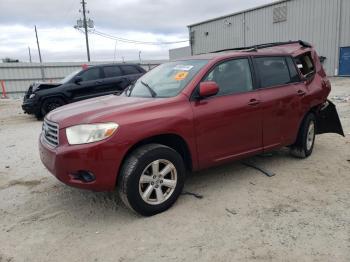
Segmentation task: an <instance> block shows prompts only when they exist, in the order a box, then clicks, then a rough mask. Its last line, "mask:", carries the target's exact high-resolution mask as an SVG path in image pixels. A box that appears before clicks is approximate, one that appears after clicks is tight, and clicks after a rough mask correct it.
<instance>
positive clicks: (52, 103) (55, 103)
mask: <svg viewBox="0 0 350 262" xmlns="http://www.w3.org/2000/svg"><path fill="white" fill-rule="evenodd" d="M64 104H65V102H64V100H63V99H62V98H59V97H52V98H48V99H46V100H44V102H43V103H42V105H41V115H42V116H44V117H45V116H46V115H47V114H48V113H49V112H51V111H52V110H55V109H56V108H58V107H60V106H63V105H64Z"/></svg>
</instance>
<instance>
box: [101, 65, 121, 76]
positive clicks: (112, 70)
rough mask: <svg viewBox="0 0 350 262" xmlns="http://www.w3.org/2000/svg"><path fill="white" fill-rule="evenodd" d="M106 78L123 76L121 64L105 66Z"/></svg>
mask: <svg viewBox="0 0 350 262" xmlns="http://www.w3.org/2000/svg"><path fill="white" fill-rule="evenodd" d="M103 71H104V73H105V78H109V77H118V76H122V75H123V73H122V71H121V70H120V68H119V66H106V67H104V68H103Z"/></svg>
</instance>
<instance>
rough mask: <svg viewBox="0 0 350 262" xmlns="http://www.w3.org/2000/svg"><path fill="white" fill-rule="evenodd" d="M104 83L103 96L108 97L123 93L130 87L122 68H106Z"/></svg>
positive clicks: (115, 66)
mask: <svg viewBox="0 0 350 262" xmlns="http://www.w3.org/2000/svg"><path fill="white" fill-rule="evenodd" d="M103 73H104V83H103V85H102V86H101V88H100V92H101V95H108V94H112V93H116V92H121V91H123V90H124V89H125V88H126V87H127V86H128V85H129V83H130V82H129V81H128V79H126V78H125V77H124V75H123V71H122V70H121V68H120V66H118V65H112V66H104V67H103Z"/></svg>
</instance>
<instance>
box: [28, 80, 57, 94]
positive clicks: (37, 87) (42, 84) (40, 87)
mask: <svg viewBox="0 0 350 262" xmlns="http://www.w3.org/2000/svg"><path fill="white" fill-rule="evenodd" d="M60 85H62V84H61V83H58V82H57V83H46V82H37V83H34V84H33V85H32V92H33V93H34V92H35V91H38V90H43V89H49V88H53V87H58V86H60Z"/></svg>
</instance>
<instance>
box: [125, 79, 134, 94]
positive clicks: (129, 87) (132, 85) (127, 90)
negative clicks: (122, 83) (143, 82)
mask: <svg viewBox="0 0 350 262" xmlns="http://www.w3.org/2000/svg"><path fill="white" fill-rule="evenodd" d="M134 87H135V82H134V83H132V84H131V85H129V86H128V87H127V88H126V90H125V95H126V96H131V92H132V90H133V89H134ZM128 92H129V94H128Z"/></svg>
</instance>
